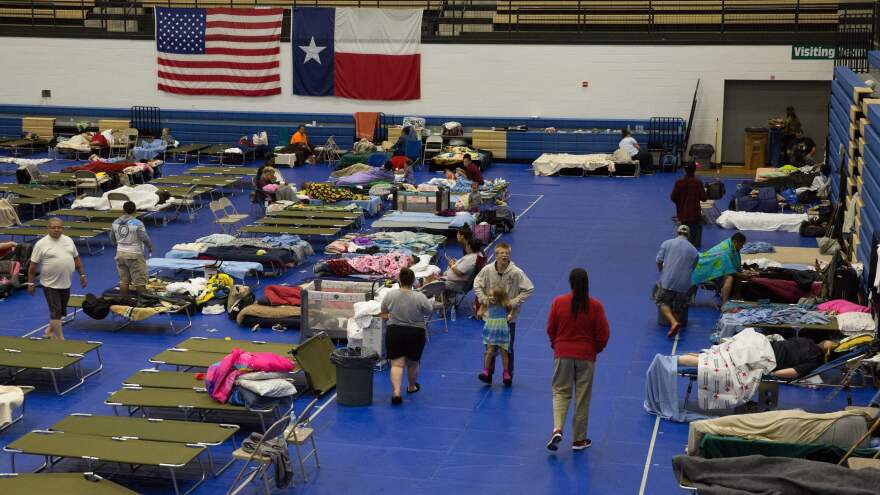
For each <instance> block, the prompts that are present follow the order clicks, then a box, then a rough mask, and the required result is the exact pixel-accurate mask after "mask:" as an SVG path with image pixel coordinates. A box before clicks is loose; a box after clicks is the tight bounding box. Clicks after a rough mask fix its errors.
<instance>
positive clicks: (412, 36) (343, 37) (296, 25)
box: [291, 7, 422, 100]
mask: <svg viewBox="0 0 880 495" xmlns="http://www.w3.org/2000/svg"><path fill="white" fill-rule="evenodd" d="M291 29H292V31H293V32H292V35H291V41H292V43H291V45H292V49H293V93H294V94H297V95H305V96H340V97H343V98H354V99H358V100H417V99H419V98H420V97H421V96H420V94H421V92H420V88H421V77H420V74H421V55H420V54H419V51H420V47H421V32H422V11H421V10H412V9H355V8H343V7H340V8H321V7H304V8H301V7H296V8H294V9H293V22H291Z"/></svg>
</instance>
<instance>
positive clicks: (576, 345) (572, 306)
mask: <svg viewBox="0 0 880 495" xmlns="http://www.w3.org/2000/svg"><path fill="white" fill-rule="evenodd" d="M568 284H569V286H570V287H571V292H569V293H568V294H564V295H561V296H557V297H556V298H555V299H553V305H552V306H551V308H550V315H549V316H548V318H547V335H548V336H549V337H550V347H552V348H553V355H554V365H553V382H552V388H553V433H551V435H550V441H548V442H547V448H548V449H549V450H553V451H555V450H558V449H559V442H561V441H562V427H563V425H564V424H565V418H566V416H568V406H569V404H570V403H571V396H572V389H574V395H575V400H574V417H573V418H572V430H573V432H572V433H573V438H572V444H571V448H572V450H574V451H581V450H584V449H586V448H588V447H589V446H590V445H591V444H592V442H591V441H590V439H588V438H587V424H588V422H589V418H590V395H591V393H592V389H593V371H594V369H595V366H596V355H597V354H599V353H600V352H602V350H603V349H604V348H605V344H607V343H608V337H609V329H608V320H607V319H606V318H605V308H604V307H603V306H602V303H601V302H599V301H598V300H596V299H594V298H592V297H590V278H589V276H588V275H587V271H586V270H584V269H583V268H575V269H574V270H572V271H571V273H569V275H568Z"/></svg>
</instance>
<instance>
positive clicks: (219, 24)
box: [205, 21, 281, 29]
mask: <svg viewBox="0 0 880 495" xmlns="http://www.w3.org/2000/svg"><path fill="white" fill-rule="evenodd" d="M205 25H206V28H207V29H211V28H228V29H275V28H280V27H281V21H278V22H232V21H208V22H207V23H205Z"/></svg>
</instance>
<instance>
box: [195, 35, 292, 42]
mask: <svg viewBox="0 0 880 495" xmlns="http://www.w3.org/2000/svg"><path fill="white" fill-rule="evenodd" d="M280 39H281V35H280V34H276V35H274V36H235V35H232V34H208V35H205V41H236V42H241V43H261V42H266V41H278V40H280Z"/></svg>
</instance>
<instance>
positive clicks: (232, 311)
mask: <svg viewBox="0 0 880 495" xmlns="http://www.w3.org/2000/svg"><path fill="white" fill-rule="evenodd" d="M256 301H257V297H256V296H255V295H254V293H253V292H251V289H250V287H248V286H246V285H233V286H232V288H231V289H230V290H229V298H228V299H227V301H226V314H227V316H229V319H230V320H235V319H236V318H237V317H238V313H239V312H241V310H242V309H244V307H245V306H250V305H251V304H254V303H255V302H256Z"/></svg>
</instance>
